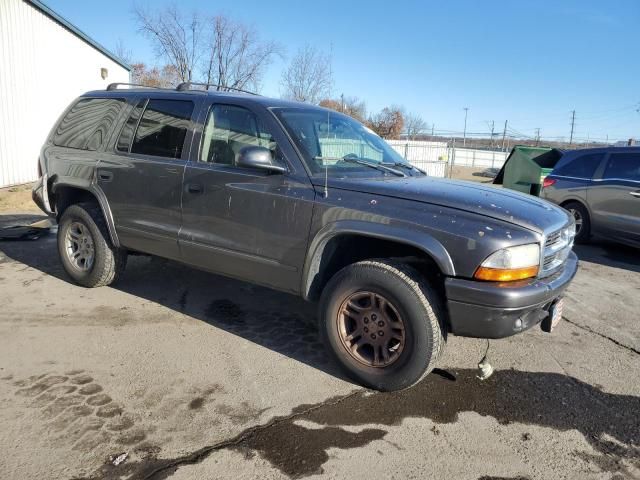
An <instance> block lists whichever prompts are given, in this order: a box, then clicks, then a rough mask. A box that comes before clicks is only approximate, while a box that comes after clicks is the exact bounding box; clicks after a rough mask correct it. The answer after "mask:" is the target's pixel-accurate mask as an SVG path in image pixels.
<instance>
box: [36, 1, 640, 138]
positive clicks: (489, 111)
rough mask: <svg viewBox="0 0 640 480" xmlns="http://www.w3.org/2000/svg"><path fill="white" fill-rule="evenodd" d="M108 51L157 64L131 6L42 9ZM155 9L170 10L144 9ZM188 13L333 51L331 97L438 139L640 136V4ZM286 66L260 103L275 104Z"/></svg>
mask: <svg viewBox="0 0 640 480" xmlns="http://www.w3.org/2000/svg"><path fill="white" fill-rule="evenodd" d="M45 3H47V5H49V6H50V7H51V8H53V9H54V10H55V11H56V12H58V13H59V14H61V15H62V16H64V17H65V18H67V19H68V20H70V21H71V22H72V23H74V24H75V25H77V26H78V27H79V28H80V29H81V30H83V31H85V32H86V33H87V34H89V35H90V36H92V37H93V38H95V39H96V40H97V41H98V42H100V43H102V44H103V45H104V46H106V47H107V48H110V49H114V48H115V45H116V43H117V41H118V39H122V40H123V41H124V42H125V44H126V45H127V47H128V48H129V49H130V50H131V51H132V53H133V57H134V59H139V60H141V61H144V62H146V63H148V64H154V63H158V64H160V63H162V61H161V60H160V59H156V57H155V55H154V52H153V49H152V48H151V46H150V45H149V43H148V41H147V40H146V39H145V38H144V37H142V36H141V35H140V34H139V33H138V32H137V25H136V23H135V20H134V17H133V14H132V8H133V5H134V3H133V1H132V0H110V1H109V2H108V3H102V2H100V3H98V2H89V1H86V0H84V1H78V0H45ZM139 3H140V4H141V5H147V6H151V7H156V6H160V5H163V4H166V3H169V2H163V1H154V2H145V1H140V2H139ZM178 5H180V7H181V8H182V9H184V10H185V12H191V11H193V10H195V11H197V12H200V13H202V14H213V13H225V14H228V15H230V16H233V17H234V18H236V19H238V20H241V21H243V22H245V23H248V24H251V25H253V26H254V27H256V28H257V29H258V31H259V32H260V34H261V36H262V37H263V38H265V39H269V40H275V41H277V42H279V43H280V44H281V45H282V46H283V47H284V49H285V51H286V54H287V55H288V56H289V57H290V56H292V55H293V54H294V53H295V52H296V50H297V49H298V48H300V47H301V46H303V45H305V44H310V45H312V46H315V47H317V48H320V49H324V50H326V51H328V50H329V49H330V48H332V52H333V72H334V88H333V93H334V95H335V96H339V95H340V94H341V93H344V94H345V95H346V96H358V97H360V98H362V99H363V100H365V101H366V103H367V107H368V109H369V111H377V110H379V109H381V108H383V107H384V106H387V105H391V104H399V105H402V106H404V107H405V108H406V109H407V110H408V111H411V112H416V113H418V114H420V115H421V116H422V117H423V118H424V119H425V120H426V121H427V122H428V123H429V124H431V123H432V122H433V123H435V129H436V131H445V130H446V131H449V130H450V131H462V129H463V124H464V111H463V108H464V107H469V118H468V131H469V132H487V131H488V130H489V127H488V126H487V122H489V121H491V120H494V121H495V124H496V130H501V129H502V127H503V126H504V120H505V119H508V120H509V124H510V126H511V128H513V129H514V130H515V131H517V132H520V133H522V134H525V135H529V136H533V135H534V134H535V129H536V128H540V133H541V136H542V137H558V136H565V137H568V136H569V130H570V117H571V111H572V110H574V109H575V110H576V134H575V135H576V136H577V137H578V138H580V139H583V138H586V137H587V136H589V137H590V138H592V139H593V138H596V139H602V140H604V139H605V137H606V135H609V138H610V139H623V138H629V137H634V138H640V113H639V112H638V111H637V109H639V108H640V88H639V87H640V81H639V79H640V52H639V47H640V28H639V26H640V2H639V1H637V0H609V1H607V2H605V1H601V0H600V1H592V0H580V1H578V0H566V1H561V0H555V1H553V0H537V1H532V0H519V1H516V0H513V1H507V0H504V1H490V0H485V1H471V0H467V1H462V0H459V1H453V0H452V1H447V2H441V1H438V2H436V1H417V0H416V1H409V0H396V1H394V2H389V1H377V0H369V1H366V2H365V1H359V0H357V1H354V0H350V1H346V0H341V1H334V0H324V1H322V2H306V1H300V0H297V1H294V0H292V1H289V0H283V1H275V0H271V1H265V0H261V1H253V0H242V1H238V0H233V1H229V0H216V1H212V2H205V1H198V0H182V1H181V2H179V3H178ZM285 64H286V58H285V59H283V60H278V61H276V62H274V63H273V64H272V66H271V67H270V69H269V71H268V72H267V75H266V78H265V80H264V87H263V89H262V93H264V94H266V95H270V96H279V80H280V74H281V71H282V69H283V68H284V65H285Z"/></svg>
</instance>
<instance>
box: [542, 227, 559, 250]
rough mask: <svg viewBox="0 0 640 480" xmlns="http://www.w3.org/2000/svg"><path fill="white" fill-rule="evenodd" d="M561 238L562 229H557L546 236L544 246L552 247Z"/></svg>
mask: <svg viewBox="0 0 640 480" xmlns="http://www.w3.org/2000/svg"><path fill="white" fill-rule="evenodd" d="M560 240H562V230H557V231H555V232H553V233H551V234H549V236H548V237H547V241H546V242H545V247H547V248H548V247H552V246H553V245H555V244H556V243H558V242H559V241H560Z"/></svg>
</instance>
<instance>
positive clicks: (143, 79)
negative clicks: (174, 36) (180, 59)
mask: <svg viewBox="0 0 640 480" xmlns="http://www.w3.org/2000/svg"><path fill="white" fill-rule="evenodd" d="M131 68H132V70H131V81H132V82H133V83H137V84H139V85H145V86H147V87H160V88H171V87H175V86H176V85H177V84H178V83H180V81H181V78H180V77H179V75H178V72H177V71H176V69H175V67H174V66H173V65H165V66H164V67H162V68H158V67H151V68H147V66H146V65H145V64H144V63H141V62H138V63H134V64H133V65H131Z"/></svg>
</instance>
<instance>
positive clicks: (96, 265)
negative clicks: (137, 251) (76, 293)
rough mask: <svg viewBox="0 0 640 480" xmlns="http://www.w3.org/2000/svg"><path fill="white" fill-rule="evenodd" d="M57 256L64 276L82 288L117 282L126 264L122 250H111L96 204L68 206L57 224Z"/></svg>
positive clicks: (112, 248)
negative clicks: (65, 273)
mask: <svg viewBox="0 0 640 480" xmlns="http://www.w3.org/2000/svg"><path fill="white" fill-rule="evenodd" d="M58 253H59V254H60V260H61V262H62V266H63V267H64V269H65V271H66V272H67V274H68V275H69V276H70V277H71V278H72V279H73V280H74V281H75V282H76V283H78V284H80V285H82V286H83V287H89V288H92V287H101V286H104V285H109V284H110V283H113V282H114V281H116V280H117V279H118V277H119V276H120V274H121V273H122V272H123V271H124V269H125V266H126V264H127V254H126V252H125V251H123V250H121V249H118V248H116V247H114V246H113V245H112V243H111V239H110V238H109V233H108V231H107V226H106V223H105V220H104V216H103V215H102V210H101V209H100V207H99V206H98V205H95V204H91V203H80V204H77V205H71V206H70V207H68V208H67V209H66V210H65V211H64V213H63V214H62V217H61V218H60V222H59V224H58Z"/></svg>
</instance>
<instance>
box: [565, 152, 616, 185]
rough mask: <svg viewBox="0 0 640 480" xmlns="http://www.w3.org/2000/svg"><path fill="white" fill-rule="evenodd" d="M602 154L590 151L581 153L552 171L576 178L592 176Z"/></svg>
mask: <svg viewBox="0 0 640 480" xmlns="http://www.w3.org/2000/svg"><path fill="white" fill-rule="evenodd" d="M603 157H604V154H602V153H592V154H589V155H581V156H579V157H576V158H574V159H573V160H570V161H569V162H568V163H566V164H564V165H562V166H560V168H557V169H555V170H554V171H553V174H554V175H563V176H565V177H576V178H588V179H590V178H592V177H593V174H594V173H595V171H596V169H597V168H598V165H600V162H601V161H602V158H603Z"/></svg>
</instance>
